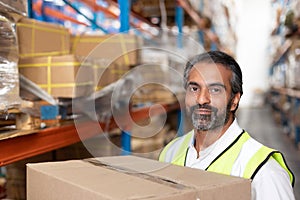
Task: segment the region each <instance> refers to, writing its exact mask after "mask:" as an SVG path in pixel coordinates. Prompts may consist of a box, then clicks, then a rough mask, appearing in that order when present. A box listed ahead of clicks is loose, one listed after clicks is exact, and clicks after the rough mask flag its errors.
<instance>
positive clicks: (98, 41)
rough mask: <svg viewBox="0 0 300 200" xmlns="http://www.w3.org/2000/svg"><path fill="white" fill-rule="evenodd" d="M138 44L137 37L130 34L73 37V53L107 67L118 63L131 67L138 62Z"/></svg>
mask: <svg viewBox="0 0 300 200" xmlns="http://www.w3.org/2000/svg"><path fill="white" fill-rule="evenodd" d="M138 43H139V41H138V38H137V36H134V35H129V34H115V35H112V34H108V35H99V36H98V35H80V36H72V37H71V53H72V54H75V55H76V56H78V57H81V58H83V59H85V58H87V57H88V58H89V59H97V60H101V61H102V63H105V64H106V65H109V64H110V63H113V62H116V63H119V64H120V65H121V64H122V65H125V66H130V65H135V64H136V63H137V62H138V48H139V44H138Z"/></svg>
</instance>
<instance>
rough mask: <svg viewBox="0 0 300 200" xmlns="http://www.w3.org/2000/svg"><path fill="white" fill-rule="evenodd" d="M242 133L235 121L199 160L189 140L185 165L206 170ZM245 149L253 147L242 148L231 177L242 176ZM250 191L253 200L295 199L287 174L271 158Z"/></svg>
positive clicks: (255, 179)
mask: <svg viewBox="0 0 300 200" xmlns="http://www.w3.org/2000/svg"><path fill="white" fill-rule="evenodd" d="M242 131H243V130H242V129H241V128H240V126H239V125H238V122H237V120H236V119H235V120H234V122H233V123H232V124H231V126H230V127H229V128H228V130H227V131H226V132H225V133H224V134H223V135H222V136H221V137H220V138H219V139H218V140H217V141H216V142H214V143H213V144H212V145H210V146H209V147H207V148H205V149H203V150H201V151H200V153H199V158H197V150H196V149H195V147H194V142H193V140H191V141H190V145H189V147H190V148H189V149H188V153H187V158H186V163H185V164H186V166H188V167H192V168H197V169H202V170H204V169H206V168H207V167H208V166H209V164H210V163H211V162H212V161H213V160H214V159H215V158H216V157H217V156H218V155H219V154H221V153H222V152H223V151H224V150H225V149H226V148H227V147H228V146H229V145H230V144H231V143H232V142H233V141H234V140H235V139H236V138H237V137H238V136H239V135H240V134H241V133H242ZM247 148H255V147H252V146H251V145H249V147H246V148H243V150H242V151H241V153H240V154H239V156H238V157H237V162H236V163H238V164H237V165H236V166H233V174H232V175H234V176H240V177H241V176H242V174H240V170H239V168H240V165H239V164H241V163H243V158H244V157H248V156H251V155H248V154H247V152H248V151H247ZM244 163H245V162H244ZM251 190H252V192H251V193H252V199H253V200H254V199H255V200H269V199H270V200H294V199H295V197H294V193H293V188H292V186H291V184H290V179H289V175H288V173H287V172H286V171H285V170H284V169H283V168H282V167H281V166H280V165H279V164H278V162H277V161H275V160H274V159H272V158H271V159H269V160H268V162H267V163H266V164H264V166H263V167H262V168H261V169H260V170H259V171H258V173H257V174H256V175H255V177H254V179H253V181H252V183H251Z"/></svg>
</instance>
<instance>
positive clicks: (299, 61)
mask: <svg viewBox="0 0 300 200" xmlns="http://www.w3.org/2000/svg"><path fill="white" fill-rule="evenodd" d="M287 61H288V67H287V87H288V88H295V89H300V80H299V77H298V75H299V74H300V40H299V39H294V40H293V41H292V45H291V47H290V49H289V52H288V59H287Z"/></svg>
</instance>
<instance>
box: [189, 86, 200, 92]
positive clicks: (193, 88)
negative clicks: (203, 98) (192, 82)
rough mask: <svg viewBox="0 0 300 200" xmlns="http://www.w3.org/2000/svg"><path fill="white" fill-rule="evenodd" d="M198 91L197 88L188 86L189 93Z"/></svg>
mask: <svg viewBox="0 0 300 200" xmlns="http://www.w3.org/2000/svg"><path fill="white" fill-rule="evenodd" d="M198 90H199V88H198V87H195V86H190V91H191V92H197V91H198Z"/></svg>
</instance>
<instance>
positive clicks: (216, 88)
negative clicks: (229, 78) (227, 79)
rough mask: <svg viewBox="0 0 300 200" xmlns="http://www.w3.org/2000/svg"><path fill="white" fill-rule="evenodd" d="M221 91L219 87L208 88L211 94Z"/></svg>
mask: <svg viewBox="0 0 300 200" xmlns="http://www.w3.org/2000/svg"><path fill="white" fill-rule="evenodd" d="M222 91H223V88H221V87H212V88H209V92H210V93H211V94H218V93H221V92H222Z"/></svg>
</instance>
